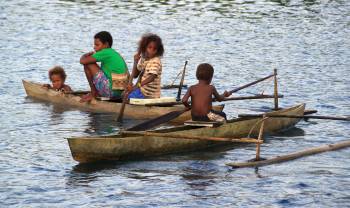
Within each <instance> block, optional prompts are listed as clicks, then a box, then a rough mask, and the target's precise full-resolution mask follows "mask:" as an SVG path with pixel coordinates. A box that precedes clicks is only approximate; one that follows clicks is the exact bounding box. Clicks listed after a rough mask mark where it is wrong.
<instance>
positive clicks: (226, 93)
mask: <svg viewBox="0 0 350 208" xmlns="http://www.w3.org/2000/svg"><path fill="white" fill-rule="evenodd" d="M230 95H232V92H227V91H226V90H225V92H224V96H225V97H229V96H230Z"/></svg>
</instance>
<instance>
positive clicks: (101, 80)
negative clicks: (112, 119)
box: [92, 70, 116, 98]
mask: <svg viewBox="0 0 350 208" xmlns="http://www.w3.org/2000/svg"><path fill="white" fill-rule="evenodd" d="M92 82H93V83H94V85H95V88H96V90H97V93H98V95H99V96H101V97H108V98H111V97H116V95H115V93H113V91H112V90H111V88H109V80H108V78H107V77H106V75H105V74H104V73H103V71H102V70H100V71H98V72H97V73H96V74H95V76H94V77H93V79H92Z"/></svg>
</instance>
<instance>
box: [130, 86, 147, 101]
mask: <svg viewBox="0 0 350 208" xmlns="http://www.w3.org/2000/svg"><path fill="white" fill-rule="evenodd" d="M128 98H129V99H130V98H139V99H145V96H144V95H143V94H142V92H141V90H140V88H137V89H135V90H134V91H132V92H131V93H130V94H129V97H128Z"/></svg>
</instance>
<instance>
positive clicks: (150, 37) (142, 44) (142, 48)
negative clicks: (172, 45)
mask: <svg viewBox="0 0 350 208" xmlns="http://www.w3.org/2000/svg"><path fill="white" fill-rule="evenodd" d="M150 42H155V44H156V46H157V53H156V56H163V54H164V46H163V43H162V39H161V38H160V37H159V36H158V35H156V34H153V33H146V34H144V35H142V37H141V40H140V41H139V47H138V49H137V52H138V53H140V54H143V55H144V54H145V53H146V49H147V46H148V44H149V43H150Z"/></svg>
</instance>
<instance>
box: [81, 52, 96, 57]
mask: <svg viewBox="0 0 350 208" xmlns="http://www.w3.org/2000/svg"><path fill="white" fill-rule="evenodd" d="M94 53H95V52H94V51H90V52H88V53H85V54H84V55H83V57H87V56H91V55H92V54H94Z"/></svg>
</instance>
